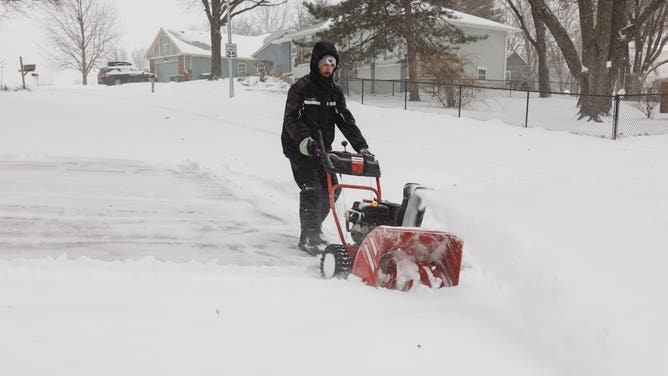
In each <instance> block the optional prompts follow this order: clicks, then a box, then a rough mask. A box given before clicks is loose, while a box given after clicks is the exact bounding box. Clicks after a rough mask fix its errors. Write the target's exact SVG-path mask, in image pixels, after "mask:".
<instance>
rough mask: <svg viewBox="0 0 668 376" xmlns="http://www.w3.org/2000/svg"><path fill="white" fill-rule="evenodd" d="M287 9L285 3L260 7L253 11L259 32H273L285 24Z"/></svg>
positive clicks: (286, 21) (286, 22)
mask: <svg viewBox="0 0 668 376" xmlns="http://www.w3.org/2000/svg"><path fill="white" fill-rule="evenodd" d="M289 11H290V8H289V7H288V6H287V4H286V3H283V4H282V5H279V6H275V7H261V8H259V9H257V10H256V11H255V12H254V15H253V19H254V20H255V22H256V24H258V25H259V26H260V30H261V33H273V32H274V31H277V30H282V29H284V28H285V27H286V26H287V24H288V14H289Z"/></svg>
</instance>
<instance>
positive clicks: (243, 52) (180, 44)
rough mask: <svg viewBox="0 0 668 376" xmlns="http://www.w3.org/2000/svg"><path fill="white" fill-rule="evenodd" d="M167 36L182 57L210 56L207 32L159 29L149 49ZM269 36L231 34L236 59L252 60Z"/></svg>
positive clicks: (225, 35)
mask: <svg viewBox="0 0 668 376" xmlns="http://www.w3.org/2000/svg"><path fill="white" fill-rule="evenodd" d="M223 31H224V30H221V33H222V34H223V41H222V43H223V45H224V44H225V43H227V32H226V31H224V32H223ZM163 33H164V35H167V36H168V37H169V38H170V39H171V40H172V42H174V44H175V45H176V47H177V48H178V49H179V51H180V52H181V53H182V54H184V55H195V56H211V34H210V33H209V32H203V31H195V30H172V29H164V28H161V29H160V32H159V33H158V36H156V38H155V41H154V42H153V45H152V46H151V49H152V48H153V46H154V45H155V43H157V40H158V39H159V36H160V35H161V34H163ZM268 36H269V34H263V35H258V36H255V37H250V36H246V35H237V34H232V43H236V44H237V57H238V58H241V59H252V58H253V57H252V55H253V53H254V52H255V51H257V50H258V49H259V48H260V47H261V46H262V44H263V41H264V39H265V38H267V37H268ZM151 49H149V51H150V50H151Z"/></svg>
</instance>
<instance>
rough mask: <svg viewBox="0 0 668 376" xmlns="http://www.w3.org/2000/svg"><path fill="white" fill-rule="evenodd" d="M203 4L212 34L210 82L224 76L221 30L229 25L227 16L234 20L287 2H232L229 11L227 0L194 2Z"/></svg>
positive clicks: (267, 0)
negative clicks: (256, 10) (261, 8)
mask: <svg viewBox="0 0 668 376" xmlns="http://www.w3.org/2000/svg"><path fill="white" fill-rule="evenodd" d="M193 1H194V2H196V3H201V5H202V6H203V8H204V13H205V14H206V17H207V19H208V20H209V26H210V27H211V28H210V32H211V74H210V75H209V80H217V79H219V78H220V77H221V76H222V73H223V72H222V58H221V41H222V35H221V29H222V27H223V26H225V25H226V24H227V15H228V12H229V15H230V18H234V17H236V16H238V15H240V14H242V13H246V12H248V11H251V10H253V9H256V8H258V7H270V6H278V5H281V4H284V3H285V1H280V2H279V1H272V0H230V9H227V1H226V0H193Z"/></svg>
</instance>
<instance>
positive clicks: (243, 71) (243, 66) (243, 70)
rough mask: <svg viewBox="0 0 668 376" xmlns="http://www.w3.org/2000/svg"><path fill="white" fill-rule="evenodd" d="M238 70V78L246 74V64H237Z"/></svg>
mask: <svg viewBox="0 0 668 376" xmlns="http://www.w3.org/2000/svg"><path fill="white" fill-rule="evenodd" d="M238 68H239V72H238V75H239V76H241V75H245V74H246V64H245V63H239V66H238Z"/></svg>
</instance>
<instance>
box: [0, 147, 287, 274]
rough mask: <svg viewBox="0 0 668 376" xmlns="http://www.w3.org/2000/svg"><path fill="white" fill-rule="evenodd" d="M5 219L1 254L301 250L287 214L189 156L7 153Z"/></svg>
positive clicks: (250, 256)
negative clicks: (239, 191) (158, 160)
mask: <svg viewBox="0 0 668 376" xmlns="http://www.w3.org/2000/svg"><path fill="white" fill-rule="evenodd" d="M0 223H2V226H1V227H0V248H1V249H2V250H3V251H2V252H0V257H3V258H13V257H31V258H34V257H44V256H54V255H59V254H61V253H66V254H67V255H68V256H71V257H81V256H87V257H95V258H100V259H105V260H110V259H126V258H142V257H147V256H152V257H155V258H157V259H163V260H172V261H189V260H203V261H206V260H213V259H217V260H220V261H221V262H223V263H233V264H246V265H249V264H250V265H258V264H260V265H261V264H268V263H269V264H275V263H277V262H280V261H287V260H289V259H293V258H294V256H296V254H297V252H296V251H294V252H289V251H288V250H289V249H293V248H294V246H293V244H292V243H293V242H294V240H293V238H294V235H292V236H287V235H286V232H287V231H286V226H285V223H284V221H282V220H281V219H280V218H277V217H275V216H272V215H270V214H267V213H264V212H263V211H262V210H261V209H260V208H258V207H257V206H255V205H253V204H252V202H248V201H245V200H242V199H239V198H238V197H235V196H234V194H233V193H232V192H230V191H229V190H228V189H226V188H225V186H224V183H223V181H221V180H218V179H216V178H215V177H212V176H209V175H207V174H206V173H204V172H202V171H200V170H199V169H198V168H197V166H195V165H187V164H186V165H183V166H180V167H179V168H168V167H161V166H156V165H151V164H149V163H146V162H140V161H133V160H122V159H90V158H80V159H63V158H60V159H54V158H52V159H43V160H15V159H14V160H11V159H4V160H0ZM260 232H262V234H259V233H260ZM258 235H260V236H258ZM267 239H271V242H270V243H269V244H268V243H267ZM291 253H292V254H291ZM286 257H287V258H286Z"/></svg>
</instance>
